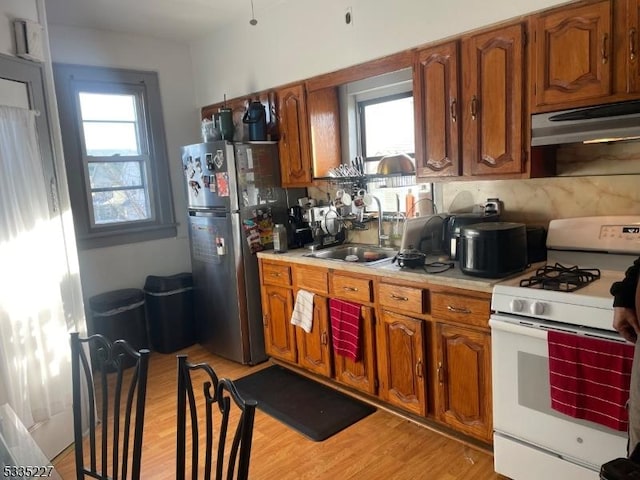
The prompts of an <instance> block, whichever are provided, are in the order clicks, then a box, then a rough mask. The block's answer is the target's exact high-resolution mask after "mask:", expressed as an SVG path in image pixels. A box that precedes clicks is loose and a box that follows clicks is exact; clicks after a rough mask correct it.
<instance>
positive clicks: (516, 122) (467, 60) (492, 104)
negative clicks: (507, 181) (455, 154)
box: [462, 24, 525, 175]
mask: <svg viewBox="0 0 640 480" xmlns="http://www.w3.org/2000/svg"><path fill="white" fill-rule="evenodd" d="M523 34H524V29H523V26H522V25H520V24H518V25H513V26H510V27H506V28H502V29H499V30H494V31H491V32H487V33H482V34H479V35H475V36H473V37H470V38H468V39H466V40H465V41H464V43H463V59H462V76H463V100H464V105H463V112H464V113H463V130H462V131H463V132H464V142H463V145H464V155H463V157H464V170H465V172H464V173H465V175H494V174H507V173H521V172H522V171H523V160H522V151H523V143H522V141H523V134H522V130H523V126H524V124H523V98H524V91H525V88H524V75H523V71H524V68H523V67H524V63H523V58H524V42H523Z"/></svg>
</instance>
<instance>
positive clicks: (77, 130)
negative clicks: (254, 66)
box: [53, 63, 177, 249]
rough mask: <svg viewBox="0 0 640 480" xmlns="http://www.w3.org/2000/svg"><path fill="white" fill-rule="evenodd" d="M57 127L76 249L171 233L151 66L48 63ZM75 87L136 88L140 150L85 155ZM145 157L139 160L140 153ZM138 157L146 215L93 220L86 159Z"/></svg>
mask: <svg viewBox="0 0 640 480" xmlns="http://www.w3.org/2000/svg"><path fill="white" fill-rule="evenodd" d="M53 67H54V78H55V86H56V95H57V97H58V109H59V114H60V127H61V130H62V141H63V147H64V155H65V165H66V168H67V177H68V181H69V195H70V197H71V201H72V211H73V217H74V223H75V228H76V237H77V242H78V247H79V248H80V249H86V248H99V247H107V246H113V245H122V244H128V243H135V242H143V241H149V240H154V239H159V238H169V237H175V236H176V234H177V228H176V227H177V225H176V222H175V213H174V206H173V194H172V189H171V178H170V170H169V162H168V154H167V146H166V137H165V131H164V121H163V115H162V105H161V99H160V88H159V81H158V74H157V73H156V72H149V71H138V70H126V69H118V68H108V67H90V66H83V65H70V64H58V63H54V66H53ZM80 92H90V93H104V94H114V93H127V94H130V93H131V92H137V93H136V95H137V96H138V97H137V99H138V100H139V101H140V104H141V105H139V107H141V108H140V110H141V111H140V112H136V117H137V120H139V119H143V121H144V125H141V124H138V129H137V130H138V132H137V135H138V139H139V142H140V149H141V152H140V153H141V155H137V156H131V157H130V156H124V157H121V156H106V157H93V156H89V155H86V146H85V143H84V142H85V139H84V130H83V126H82V113H81V111H80V99H79V93H80ZM145 149H146V150H147V152H146V156H147V159H146V160H145V161H142V160H139V159H140V158H141V157H144V156H145V152H144V151H145ZM127 160H128V161H141V162H142V163H141V166H142V165H144V167H143V168H142V176H143V177H144V178H143V184H144V185H145V187H146V195H147V197H148V200H149V209H150V218H149V219H144V220H134V221H130V222H128V221H122V222H108V223H102V224H96V223H95V218H94V212H93V200H92V189H91V184H90V179H89V169H88V166H89V163H91V162H92V161H94V162H95V161H98V162H100V161H127Z"/></svg>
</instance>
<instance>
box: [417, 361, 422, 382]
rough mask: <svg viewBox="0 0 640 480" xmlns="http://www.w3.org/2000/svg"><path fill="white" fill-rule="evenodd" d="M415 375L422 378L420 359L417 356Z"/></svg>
mask: <svg viewBox="0 0 640 480" xmlns="http://www.w3.org/2000/svg"><path fill="white" fill-rule="evenodd" d="M416 377H418V378H422V359H421V358H419V359H418V361H417V362H416Z"/></svg>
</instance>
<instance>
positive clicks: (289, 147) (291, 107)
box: [277, 84, 312, 187]
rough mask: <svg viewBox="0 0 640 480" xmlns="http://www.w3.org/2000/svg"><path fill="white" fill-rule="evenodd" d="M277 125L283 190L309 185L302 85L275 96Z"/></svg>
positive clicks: (306, 118) (309, 164)
mask: <svg viewBox="0 0 640 480" xmlns="http://www.w3.org/2000/svg"><path fill="white" fill-rule="evenodd" d="M277 96H278V113H279V115H278V116H279V120H280V121H279V124H280V142H279V151H280V169H281V177H282V186H283V187H301V186H306V185H309V184H310V183H311V179H312V172H311V157H310V152H311V150H310V146H309V122H308V117H307V105H306V101H305V91H304V85H303V84H298V85H292V86H289V87H283V88H281V89H280V90H278V92H277Z"/></svg>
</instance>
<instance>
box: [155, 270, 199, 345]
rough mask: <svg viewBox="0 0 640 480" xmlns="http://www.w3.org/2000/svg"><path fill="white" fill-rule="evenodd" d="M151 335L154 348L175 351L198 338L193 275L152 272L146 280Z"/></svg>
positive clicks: (191, 343)
mask: <svg viewBox="0 0 640 480" xmlns="http://www.w3.org/2000/svg"><path fill="white" fill-rule="evenodd" d="M144 292H145V297H146V315H147V328H148V331H149V339H150V340H151V347H152V348H153V350H155V351H157V352H160V353H172V352H175V351H176V350H180V349H181V348H185V347H188V346H189V345H193V344H194V343H195V342H196V335H195V324H194V318H193V276H192V275H191V273H178V274H176V275H170V276H166V277H159V276H155V275H149V276H148V277H147V279H146V281H145V283H144Z"/></svg>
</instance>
